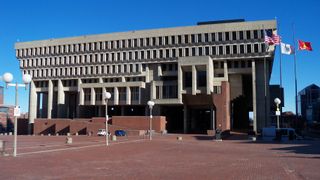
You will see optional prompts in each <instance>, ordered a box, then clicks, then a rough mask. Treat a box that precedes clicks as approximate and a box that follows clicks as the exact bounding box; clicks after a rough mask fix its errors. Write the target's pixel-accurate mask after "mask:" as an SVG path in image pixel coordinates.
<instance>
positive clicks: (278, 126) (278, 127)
mask: <svg viewBox="0 0 320 180" xmlns="http://www.w3.org/2000/svg"><path fill="white" fill-rule="evenodd" d="M277 111H279V104H277ZM277 129H280V124H279V115H277Z"/></svg>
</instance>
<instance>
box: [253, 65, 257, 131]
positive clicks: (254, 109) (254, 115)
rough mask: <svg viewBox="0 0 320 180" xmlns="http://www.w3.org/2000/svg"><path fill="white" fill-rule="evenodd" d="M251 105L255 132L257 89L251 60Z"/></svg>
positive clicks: (254, 69) (254, 66) (254, 70)
mask: <svg viewBox="0 0 320 180" xmlns="http://www.w3.org/2000/svg"><path fill="white" fill-rule="evenodd" d="M252 100H253V102H252V104H253V131H254V132H257V87H256V63H255V61H254V60H252Z"/></svg>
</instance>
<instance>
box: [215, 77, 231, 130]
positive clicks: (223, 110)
mask: <svg viewBox="0 0 320 180" xmlns="http://www.w3.org/2000/svg"><path fill="white" fill-rule="evenodd" d="M212 99H213V103H214V105H215V106H216V121H217V122H216V125H217V127H216V128H221V129H222V130H223V131H229V130H230V85H229V82H226V81H224V82H221V94H213V95H212ZM219 124H220V125H221V127H219Z"/></svg>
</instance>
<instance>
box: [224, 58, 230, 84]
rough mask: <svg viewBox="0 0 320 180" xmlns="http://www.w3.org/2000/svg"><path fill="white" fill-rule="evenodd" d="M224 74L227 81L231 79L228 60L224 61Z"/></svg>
mask: <svg viewBox="0 0 320 180" xmlns="http://www.w3.org/2000/svg"><path fill="white" fill-rule="evenodd" d="M223 75H224V78H225V81H229V77H228V63H227V61H226V60H225V61H224V62H223Z"/></svg>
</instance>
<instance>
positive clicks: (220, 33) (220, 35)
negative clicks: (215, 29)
mask: <svg viewBox="0 0 320 180" xmlns="http://www.w3.org/2000/svg"><path fill="white" fill-rule="evenodd" d="M218 40H219V41H222V32H219V33H218Z"/></svg>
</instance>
